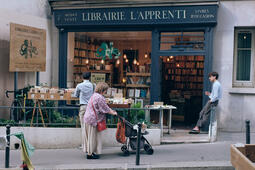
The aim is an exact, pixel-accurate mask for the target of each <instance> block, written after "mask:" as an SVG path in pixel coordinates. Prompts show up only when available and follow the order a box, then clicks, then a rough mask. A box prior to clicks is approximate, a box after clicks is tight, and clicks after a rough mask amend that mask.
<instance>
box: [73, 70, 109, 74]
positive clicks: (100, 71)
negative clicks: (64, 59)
mask: <svg viewBox="0 0 255 170" xmlns="http://www.w3.org/2000/svg"><path fill="white" fill-rule="evenodd" d="M87 72H91V73H113V72H112V71H111V70H87ZM73 74H82V73H73Z"/></svg>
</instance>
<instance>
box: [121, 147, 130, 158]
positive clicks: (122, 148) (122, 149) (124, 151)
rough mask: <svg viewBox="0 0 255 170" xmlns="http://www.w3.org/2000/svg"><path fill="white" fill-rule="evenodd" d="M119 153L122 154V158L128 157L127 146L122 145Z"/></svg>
mask: <svg viewBox="0 0 255 170" xmlns="http://www.w3.org/2000/svg"><path fill="white" fill-rule="evenodd" d="M121 151H122V152H123V153H124V156H129V150H128V148H127V145H123V146H122V147H121Z"/></svg>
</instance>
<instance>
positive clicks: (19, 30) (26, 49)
mask: <svg viewBox="0 0 255 170" xmlns="http://www.w3.org/2000/svg"><path fill="white" fill-rule="evenodd" d="M10 31H11V35H10V63H9V71H10V72H36V71H45V70H46V31H45V30H44V29H38V28H34V27H29V26H25V25H19V24H14V23H11V24H10Z"/></svg>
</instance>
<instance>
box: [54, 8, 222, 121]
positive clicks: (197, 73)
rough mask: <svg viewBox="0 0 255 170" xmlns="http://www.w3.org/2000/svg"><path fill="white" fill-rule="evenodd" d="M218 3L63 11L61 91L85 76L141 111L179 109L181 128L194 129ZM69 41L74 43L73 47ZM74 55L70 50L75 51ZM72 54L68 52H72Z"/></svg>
mask: <svg viewBox="0 0 255 170" xmlns="http://www.w3.org/2000/svg"><path fill="white" fill-rule="evenodd" d="M217 9H218V4H204V5H196V4H195V5H181V6H178V5H177V6H176V5H175V6H157V4H155V6H144V7H142V6H140V7H118V8H111V7H109V8H79V9H72V8H71V7H68V8H66V9H63V8H61V9H58V8H54V7H53V14H54V20H55V25H56V27H57V28H58V29H59V87H60V88H61V87H62V88H65V87H67V86H71V87H75V86H76V85H77V83H79V82H81V80H82V77H81V75H82V72H86V71H90V72H91V73H92V79H93V81H94V82H97V81H105V82H107V83H108V84H109V85H110V87H111V88H112V91H111V92H110V94H109V95H112V96H114V95H115V94H119V93H121V94H122V95H123V96H124V97H125V98H133V99H134V100H142V101H143V104H144V105H145V104H152V103H153V102H155V101H163V102H164V104H171V105H175V106H177V108H178V109H177V110H176V111H175V112H174V113H173V119H174V120H176V121H181V122H186V123H187V124H189V123H194V121H195V120H196V119H197V116H198V115H197V114H198V111H199V110H200V109H201V108H202V105H203V103H205V101H206V98H205V96H204V95H203V94H204V93H203V92H204V91H205V90H209V89H210V84H209V81H208V77H207V75H208V73H209V72H210V71H211V69H212V57H213V54H212V51H213V49H212V48H213V47H212V45H213V30H214V27H215V25H216V24H217ZM70 39H71V40H70ZM70 49H71V50H70ZM70 51H71V52H70Z"/></svg>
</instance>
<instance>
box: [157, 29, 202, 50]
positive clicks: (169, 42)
mask: <svg viewBox="0 0 255 170" xmlns="http://www.w3.org/2000/svg"><path fill="white" fill-rule="evenodd" d="M204 47H205V38H204V32H161V34H160V50H163V51H165V50H167V51H203V50H204Z"/></svg>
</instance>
